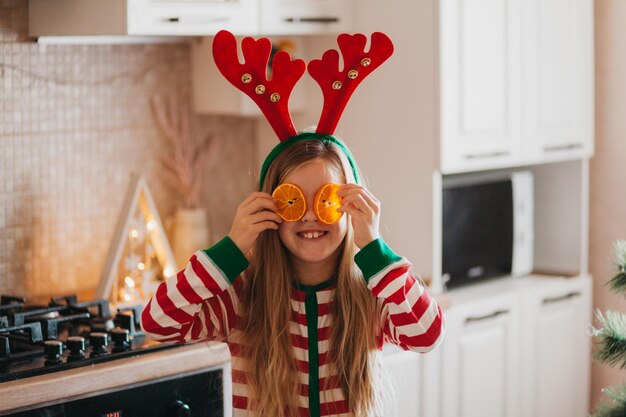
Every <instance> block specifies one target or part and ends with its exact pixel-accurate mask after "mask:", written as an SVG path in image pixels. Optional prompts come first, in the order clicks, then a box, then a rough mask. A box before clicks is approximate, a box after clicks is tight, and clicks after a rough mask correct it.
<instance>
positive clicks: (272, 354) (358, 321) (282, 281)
mask: <svg viewBox="0 0 626 417" xmlns="http://www.w3.org/2000/svg"><path fill="white" fill-rule="evenodd" d="M315 159H321V160H323V161H325V162H327V165H328V167H329V169H332V170H333V171H335V172H336V173H337V174H338V177H339V178H341V179H342V180H343V181H346V179H347V180H348V181H353V179H352V178H351V171H350V169H346V167H347V160H346V158H345V156H344V155H343V153H342V151H341V149H340V148H339V147H338V146H337V145H334V144H332V143H328V142H322V141H319V140H310V141H302V142H299V143H295V144H294V145H292V146H290V147H289V148H287V149H285V151H283V152H282V153H281V154H279V155H278V156H277V157H276V159H275V160H274V162H273V163H272V165H271V166H270V167H269V169H268V171H267V175H266V178H265V184H262V186H263V188H262V189H263V191H265V192H268V193H271V191H272V190H273V189H274V188H275V187H276V186H277V185H278V184H280V183H281V182H282V181H283V179H284V178H285V177H286V176H287V175H289V173H291V172H293V170H295V169H296V168H298V167H300V166H302V164H304V163H306V162H309V161H312V160H315ZM339 250H340V255H339V261H338V265H337V266H338V271H337V272H338V274H337V284H336V289H335V298H334V301H333V304H332V308H331V311H332V314H333V327H332V332H331V335H330V349H329V354H330V358H331V367H332V368H331V369H333V371H334V372H332V374H335V375H337V377H338V379H339V382H340V386H341V389H342V390H343V393H344V396H345V398H346V399H347V400H348V404H349V408H350V410H351V411H352V412H353V413H354V415H355V416H359V417H360V416H368V415H370V413H371V412H372V410H374V409H375V408H376V409H377V408H378V406H377V404H376V403H377V401H378V399H377V397H378V396H377V395H375V394H376V393H375V391H377V389H376V387H377V385H378V381H377V378H376V377H375V375H376V372H375V369H374V368H375V367H376V364H375V362H376V361H375V359H374V358H375V351H376V323H377V321H378V318H377V315H376V299H375V297H374V296H373V295H372V294H371V292H370V291H369V290H368V289H367V286H366V284H365V280H364V279H363V276H362V274H361V273H360V271H359V270H358V268H357V267H356V265H355V263H354V254H355V253H356V246H355V244H354V240H353V231H352V226H351V225H350V223H349V222H348V228H347V232H346V236H345V238H344V241H343V243H342V244H341V246H340V248H339ZM294 277H295V274H294V270H293V267H292V265H291V261H290V257H289V253H288V252H287V249H286V248H285V246H284V245H283V244H282V243H281V241H280V238H279V236H278V233H277V232H276V231H273V230H268V231H265V232H263V233H261V235H260V236H259V238H258V239H257V241H256V243H255V246H254V248H253V250H252V260H251V268H250V271H249V273H248V274H247V277H246V280H245V283H244V290H243V294H242V300H241V301H242V303H241V305H242V321H243V322H242V329H243V335H242V338H243V349H244V355H245V357H246V358H247V361H248V363H249V368H248V386H249V389H250V391H251V395H250V399H251V401H250V403H253V404H249V405H248V407H249V409H250V408H252V409H254V411H255V412H256V413H257V414H258V415H259V416H276V417H285V416H294V415H299V413H298V412H297V406H298V388H299V386H300V378H299V375H298V369H297V366H296V361H295V357H294V355H293V350H292V345H291V339H290V336H289V334H290V333H289V328H290V320H291V301H290V300H291V298H290V294H291V291H293V283H294ZM326 381H327V382H328V381H329V379H326ZM320 389H321V390H323V389H325V387H324V386H321V387H320Z"/></svg>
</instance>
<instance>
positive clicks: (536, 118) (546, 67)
mask: <svg viewBox="0 0 626 417" xmlns="http://www.w3.org/2000/svg"><path fill="white" fill-rule="evenodd" d="M524 16H525V18H524V20H525V24H524V26H525V30H524V65H525V66H526V68H528V69H530V70H528V71H524V80H523V85H524V97H523V102H524V135H523V145H524V153H525V155H526V158H527V159H529V160H531V161H541V162H549V161H555V160H565V159H575V158H583V157H591V156H592V155H593V136H594V122H593V120H594V109H593V103H594V92H593V82H594V81H593V65H594V59H593V1H592V0H549V1H546V0H524Z"/></svg>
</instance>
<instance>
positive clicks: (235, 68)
mask: <svg viewBox="0 0 626 417" xmlns="http://www.w3.org/2000/svg"><path fill="white" fill-rule="evenodd" d="M241 49H242V52H243V58H244V63H243V64H240V63H239V57H238V55H237V40H236V39H235V36H234V35H233V34H232V33H230V32H228V31H225V30H222V31H220V32H219V33H218V34H217V35H215V39H214V40H213V58H214V59H215V63H216V64H217V68H218V69H219V70H220V72H221V73H222V75H223V76H224V77H225V78H226V79H227V80H228V81H230V82H231V84H233V85H234V86H235V87H237V88H238V89H239V90H241V91H243V92H244V93H246V94H247V95H248V96H249V97H250V98H251V99H252V100H254V102H255V103H256V104H257V106H259V108H260V109H261V111H262V112H263V114H264V115H265V118H266V119H267V120H268V121H269V123H270V125H271V126H272V128H273V129H274V132H276V135H277V136H278V138H279V139H280V140H281V141H283V140H285V139H287V138H289V137H291V136H294V135H296V134H297V133H298V132H297V131H296V129H295V128H294V126H293V122H292V121H291V115H290V114H289V96H290V95H291V92H292V91H293V88H294V86H295V85H296V83H297V82H298V80H299V79H300V78H301V77H302V74H304V70H305V69H306V65H305V63H304V61H303V60H301V59H294V60H292V59H291V57H290V56H289V54H288V53H287V52H284V51H279V52H277V53H276V54H275V55H274V58H273V60H272V70H273V71H272V72H273V73H272V79H271V80H268V78H267V63H268V62H269V57H270V52H271V50H272V44H271V43H270V40H269V39H267V38H261V39H258V40H255V39H253V38H250V37H246V38H244V39H243V41H242V44H241Z"/></svg>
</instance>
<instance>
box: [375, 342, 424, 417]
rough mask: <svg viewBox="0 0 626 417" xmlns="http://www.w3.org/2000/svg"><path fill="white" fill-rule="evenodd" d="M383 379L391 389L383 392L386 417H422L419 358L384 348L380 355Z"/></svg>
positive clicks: (397, 350) (413, 354)
mask: <svg viewBox="0 0 626 417" xmlns="http://www.w3.org/2000/svg"><path fill="white" fill-rule="evenodd" d="M382 356H383V357H382V362H383V372H384V378H385V379H386V380H387V381H385V382H388V384H389V385H391V387H390V388H391V389H388V390H385V392H386V393H387V394H391V393H392V395H386V396H385V397H384V398H383V401H385V413H384V415H386V416H396V417H422V416H423V413H422V412H421V409H422V395H421V384H422V376H423V371H422V369H421V368H422V365H421V362H422V361H421V359H422V358H421V356H420V354H418V353H415V352H406V351H403V350H400V349H399V348H397V349H396V348H395V347H391V348H389V347H387V346H385V350H384V353H383V355H382Z"/></svg>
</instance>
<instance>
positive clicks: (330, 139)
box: [259, 132, 359, 191]
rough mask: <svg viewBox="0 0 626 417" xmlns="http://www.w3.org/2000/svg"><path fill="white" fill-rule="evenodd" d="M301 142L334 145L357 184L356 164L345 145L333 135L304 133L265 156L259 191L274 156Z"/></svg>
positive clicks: (277, 146) (288, 140)
mask: <svg viewBox="0 0 626 417" xmlns="http://www.w3.org/2000/svg"><path fill="white" fill-rule="evenodd" d="M303 140H319V141H320V142H324V143H334V144H335V145H337V146H339V148H340V149H341V150H342V151H343V153H344V154H345V155H346V157H347V158H348V162H350V166H351V167H352V174H353V175H354V180H355V181H356V183H357V184H358V183H359V174H357V169H356V163H355V162H354V159H353V158H352V154H351V153H350V150H349V149H348V148H347V147H346V145H344V144H343V142H341V141H340V140H339V139H338V138H336V137H335V136H333V135H327V134H324V133H314V132H305V133H300V134H299V135H296V136H292V137H290V138H288V139H285V140H284V141H282V142H280V143H279V144H278V145H276V146H275V147H274V149H272V152H270V154H269V155H267V158H265V162H263V166H262V167H261V176H260V179H259V191H262V190H263V183H264V182H265V174H267V169H268V168H269V167H270V165H271V164H272V162H273V161H274V159H275V158H276V156H278V154H279V153H281V152H282V151H284V150H285V149H287V148H288V147H290V146H291V145H293V144H294V143H297V142H302V141H303Z"/></svg>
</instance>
